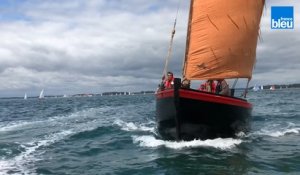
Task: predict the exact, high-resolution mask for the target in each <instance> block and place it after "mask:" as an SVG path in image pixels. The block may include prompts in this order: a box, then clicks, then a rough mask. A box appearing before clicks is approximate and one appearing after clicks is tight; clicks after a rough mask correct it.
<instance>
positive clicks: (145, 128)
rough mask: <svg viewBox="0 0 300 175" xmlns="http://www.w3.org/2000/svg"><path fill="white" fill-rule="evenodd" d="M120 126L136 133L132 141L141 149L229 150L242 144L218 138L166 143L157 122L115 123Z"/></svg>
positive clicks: (230, 139) (239, 141)
mask: <svg viewBox="0 0 300 175" xmlns="http://www.w3.org/2000/svg"><path fill="white" fill-rule="evenodd" d="M113 124H114V125H117V126H119V127H120V128H121V129H122V130H123V131H128V132H134V134H135V135H132V136H131V137H132V140H133V143H134V144H138V145H139V146H141V147H149V148H158V147H166V148H171V149H184V148H197V147H212V148H216V149H221V150H228V149H231V148H234V147H235V146H237V145H239V144H241V143H242V142H243V141H242V140H241V139H233V138H216V139H212V140H211V139H207V140H192V141H179V142H177V141H165V140H161V139H158V134H157V132H156V130H155V122H154V121H149V122H148V123H141V124H137V123H133V122H125V121H122V120H120V119H117V120H115V121H114V123H113ZM136 132H148V133H149V134H153V135H137V133H136Z"/></svg>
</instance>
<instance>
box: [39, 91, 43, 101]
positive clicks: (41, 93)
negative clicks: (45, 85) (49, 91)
mask: <svg viewBox="0 0 300 175" xmlns="http://www.w3.org/2000/svg"><path fill="white" fill-rule="evenodd" d="M42 98H44V89H43V90H42V91H41V92H40V95H39V99H42Z"/></svg>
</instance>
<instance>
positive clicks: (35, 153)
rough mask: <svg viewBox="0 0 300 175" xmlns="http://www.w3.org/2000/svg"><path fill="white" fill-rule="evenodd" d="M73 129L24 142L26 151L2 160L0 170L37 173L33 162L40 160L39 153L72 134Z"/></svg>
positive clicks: (3, 171)
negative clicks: (43, 148)
mask: <svg viewBox="0 0 300 175" xmlns="http://www.w3.org/2000/svg"><path fill="white" fill-rule="evenodd" d="M72 133H73V132H72V131H63V132H59V133H54V134H51V135H49V136H45V138H44V139H42V140H38V141H31V142H28V143H23V144H21V145H20V146H21V147H22V148H24V151H23V152H22V153H20V154H19V155H18V156H16V157H13V158H12V159H8V160H0V171H1V173H3V174H35V172H34V171H35V170H34V168H33V167H32V163H33V162H35V161H38V160H39V159H40V158H39V155H41V154H42V153H43V151H42V150H41V148H42V147H47V146H49V145H51V144H53V143H55V142H57V141H59V140H62V139H64V138H65V137H66V136H68V135H70V134H72ZM12 172H13V173H12Z"/></svg>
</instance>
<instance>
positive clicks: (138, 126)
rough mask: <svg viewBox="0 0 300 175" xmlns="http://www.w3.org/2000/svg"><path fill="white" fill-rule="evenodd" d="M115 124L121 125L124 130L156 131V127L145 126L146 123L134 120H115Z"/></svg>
mask: <svg viewBox="0 0 300 175" xmlns="http://www.w3.org/2000/svg"><path fill="white" fill-rule="evenodd" d="M114 124H115V125H118V126H120V127H121V129H122V130H124V131H148V132H152V133H154V132H155V131H154V130H155V129H154V127H148V126H145V124H135V123H133V122H124V121H122V120H120V119H117V120H115V121H114Z"/></svg>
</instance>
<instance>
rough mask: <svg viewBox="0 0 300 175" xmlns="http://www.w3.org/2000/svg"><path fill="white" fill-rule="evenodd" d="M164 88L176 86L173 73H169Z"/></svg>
mask: <svg viewBox="0 0 300 175" xmlns="http://www.w3.org/2000/svg"><path fill="white" fill-rule="evenodd" d="M164 86H165V88H166V89H168V88H173V86H174V76H173V73H172V72H168V73H167V78H166V79H165V83H164Z"/></svg>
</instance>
